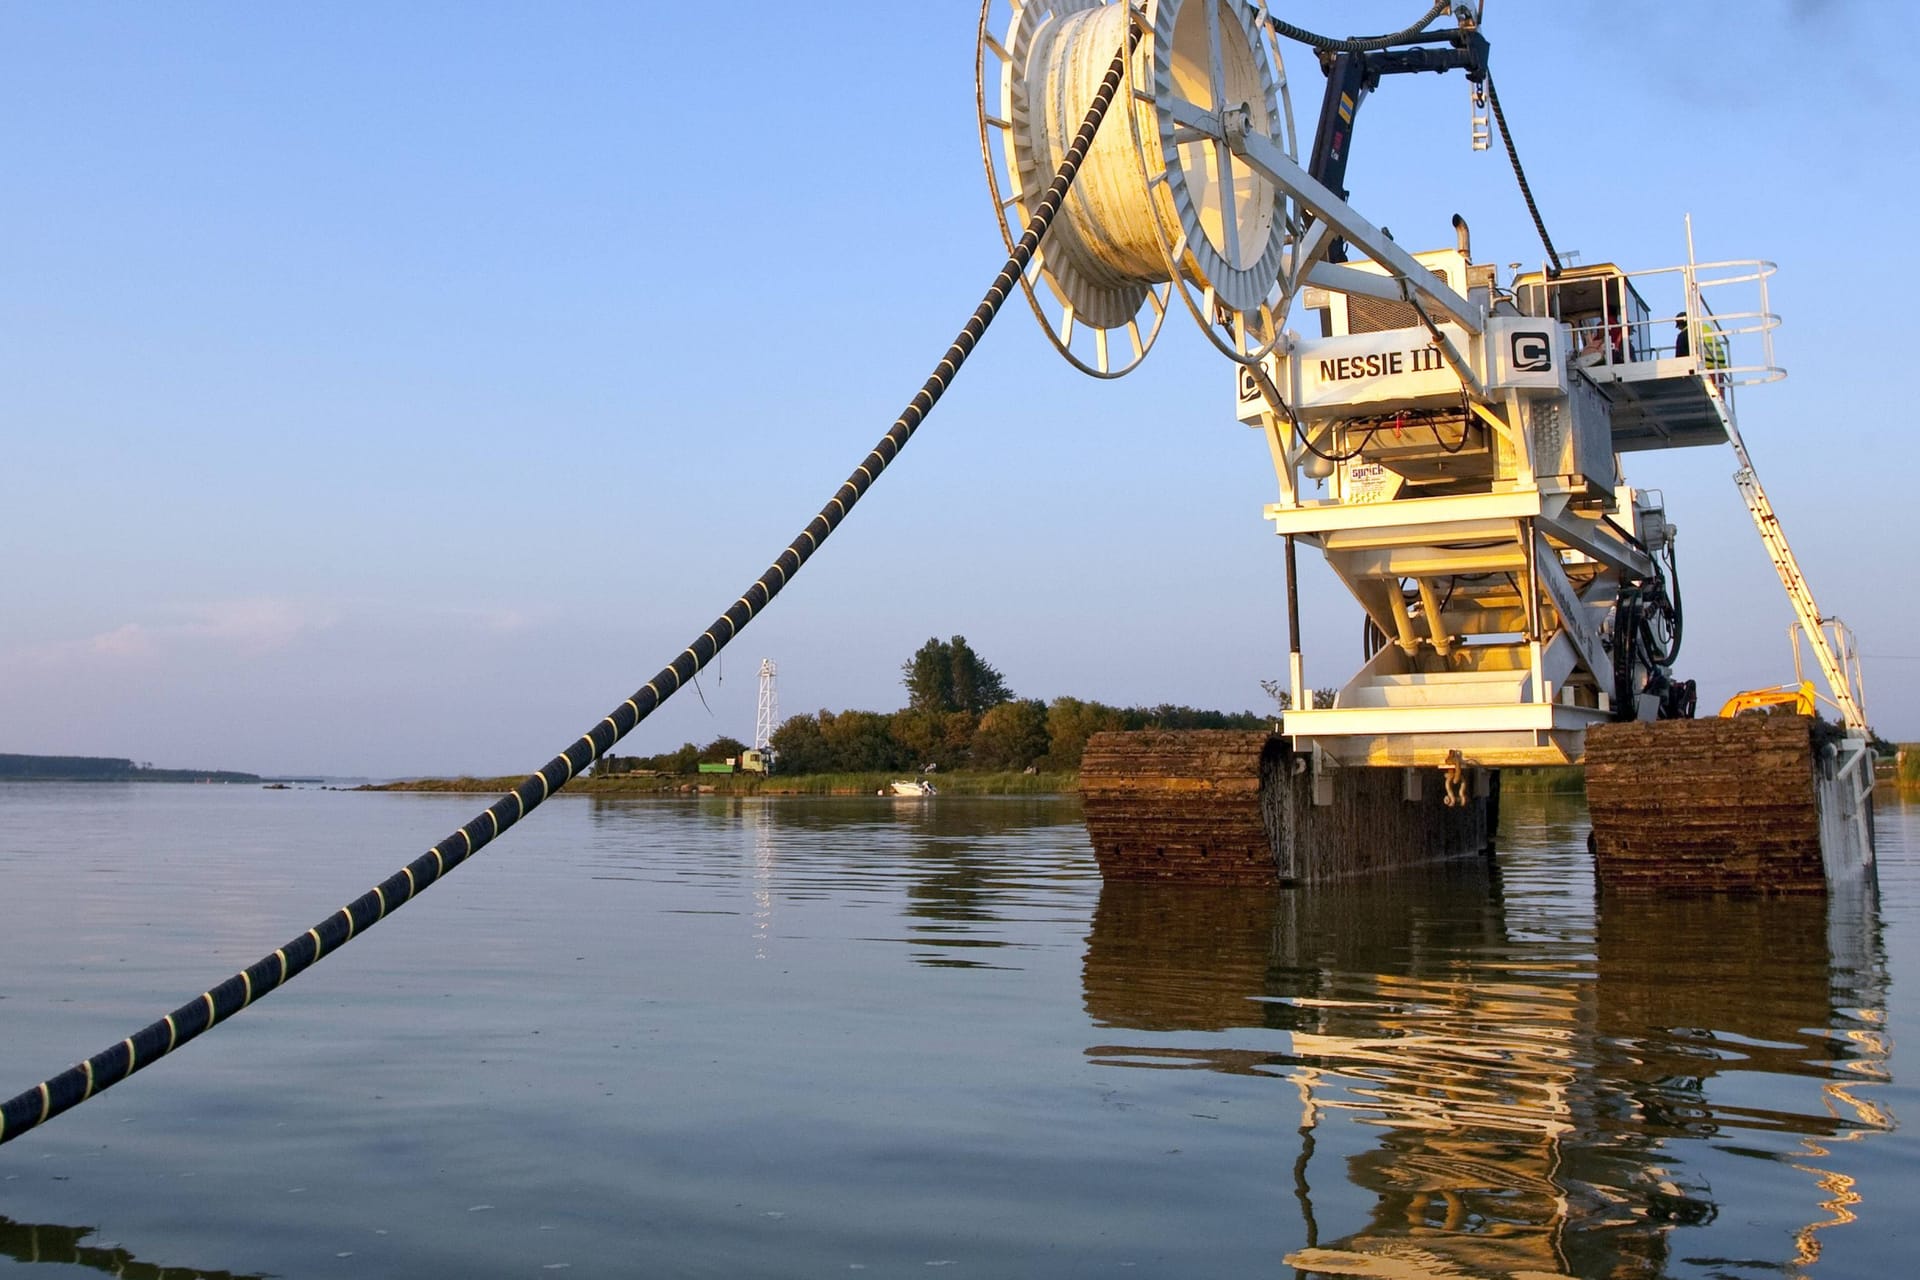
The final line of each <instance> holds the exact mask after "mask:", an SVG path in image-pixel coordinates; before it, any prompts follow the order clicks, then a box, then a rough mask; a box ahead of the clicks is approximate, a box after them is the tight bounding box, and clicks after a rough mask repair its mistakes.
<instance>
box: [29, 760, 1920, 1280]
mask: <svg viewBox="0 0 1920 1280" xmlns="http://www.w3.org/2000/svg"><path fill="white" fill-rule="evenodd" d="M1504 807H1505V813H1504V815H1503V822H1504V829H1503V851H1502V853H1501V855H1500V857H1499V859H1498V865H1497V866H1495V867H1493V868H1491V869H1490V870H1489V869H1487V868H1484V867H1478V866H1476V867H1474V868H1471V869H1467V870H1462V871H1456V872H1454V873H1451V874H1447V875H1426V876H1422V877H1419V878H1418V879H1417V880H1415V881H1409V882H1405V883H1400V884H1394V885H1377V884H1365V885H1349V886H1343V887H1342V888H1340V889H1338V890H1337V891H1332V892H1317V893H1311V894H1292V893H1266V892H1248V891H1245V890H1214V889H1202V888H1164V887H1141V886H1125V885H1111V886H1103V885H1102V884H1101V882H1100V880H1099V877H1098V875H1097V874H1096V872H1095V869H1094V865H1093V859H1092V855H1091V852H1090V850H1089V848H1088V845H1087V841H1086V836H1085V834H1084V832H1083V830H1082V829H1081V827H1080V825H1079V813H1078V809H1077V807H1076V806H1075V805H1074V804H1073V803H1072V802H1070V801H1052V800H977V801H976V800H962V799H952V798H948V797H941V798H939V799H937V800H935V801H933V802H931V803H928V802H923V801H892V800H849V801H825V800H821V801H809V800H776V801H763V802H756V801H751V800H746V801H741V800H728V799H719V798H706V799H701V800H698V801H605V800H594V799H578V798H562V799H560V800H556V801H555V802H554V803H552V804H550V805H548V806H547V807H546V808H544V809H543V810H542V811H541V812H540V813H539V814H538V815H536V816H535V818H533V819H532V820H530V821H529V822H528V823H527V824H526V825H525V826H522V827H519V828H517V829H515V830H514V831H513V832H512V833H511V834H510V835H509V836H508V837H507V838H506V839H504V840H502V841H501V842H500V843H499V844H497V845H495V846H493V847H491V848H490V849H488V850H487V851H486V852H485V853H484V854H483V855H482V856H481V857H480V858H479V859H477V860H476V861H475V862H474V863H473V864H472V865H471V866H469V867H467V868H465V869H463V870H461V871H460V872H459V874H457V875H455V876H453V877H452V878H451V879H449V880H448V881H447V882H446V883H444V884H443V885H441V886H440V887H438V888H436V889H435V890H434V891H433V892H432V893H431V894H429V895H427V896H426V897H425V898H423V899H421V900H420V901H419V902H418V903H416V904H414V905H412V906H410V907H408V908H407V909H406V910H405V911H404V912H402V913H400V914H399V915H397V916H395V917H393V918H392V919H391V920H389V921H388V922H387V923H386V924H384V925H382V926H381V927H380V928H378V929H376V930H373V931H371V932H369V933H367V934H366V935H364V937H362V938H361V939H358V940H356V941H355V942H354V944H353V945H352V946H351V947H350V948H348V949H347V950H346V951H344V952H342V953H341V954H339V955H338V956H336V957H334V958H332V959H329V960H328V961H327V962H326V963H324V964H322V965H321V966H320V967H319V968H317V969H315V970H313V971H312V972H311V973H309V974H307V975H306V976H304V977H302V978H301V979H300V980H299V981H297V982H295V983H294V984H293V985H292V986H291V987H289V988H288V989H287V990H285V991H283V992H281V993H279V994H277V995H275V996H273V997H272V999H270V1000H268V1001H266V1002H265V1003H263V1004H262V1005H261V1006H259V1007H258V1008H256V1009H253V1010H250V1011H248V1012H247V1013H246V1014H245V1015H243V1016H241V1017H240V1018H238V1019H236V1020H235V1021H234V1022H232V1023H230V1024H227V1025H226V1026H224V1027H223V1028H221V1029H219V1030H218V1031H216V1032H215V1033H214V1034H212V1035H209V1036H207V1037H205V1038H204V1039H202V1040H200V1041H198V1042H196V1043H195V1044H193V1045H191V1046H189V1047H188V1048H187V1049H185V1050H183V1051H182V1052H181V1053H180V1054H178V1055H177V1056H175V1057H173V1058H170V1059H168V1060H167V1061H166V1062H164V1063H162V1064H160V1065H158V1066H156V1067H154V1068H153V1069H152V1070H150V1071H148V1072H145V1073H143V1074H141V1075H140V1076H138V1077H136V1078H135V1079H133V1080H132V1081H130V1082H128V1083H126V1084H123V1085H121V1086H120V1087H118V1088H116V1089H114V1090H112V1091H111V1092H109V1093H107V1094H104V1095H102V1096H101V1097H99V1098H96V1099H95V1100H93V1101H92V1102H89V1103H88V1104H87V1105H85V1106H84V1107H81V1108H80V1109H79V1110H77V1111H74V1112H72V1113H70V1114H69V1115H67V1116H65V1117H62V1118H60V1119H58V1120H56V1121H54V1122H53V1123H52V1124H50V1125H48V1126H47V1127H46V1128H44V1129H41V1130H38V1131H36V1132H34V1133H31V1134H29V1135H27V1136H26V1137H25V1138H23V1139H21V1140H19V1141H16V1142H14V1143H11V1144H9V1145H8V1146H6V1147H4V1148H0V1273H7V1274H13V1273H15V1272H18V1273H20V1274H32V1275H35V1276H41V1275H46V1276H54V1275H74V1276H83V1275H88V1274H94V1273H97V1272H101V1271H105V1272H108V1273H110V1274H113V1275H122V1276H135V1277H138V1276H146V1277H162V1276H164V1277H169V1278H173V1277H187V1276H193V1275H201V1276H266V1275H275V1276H290V1277H307V1276H326V1277H332V1276H339V1277H362V1276H407V1277H442V1276H445V1277H455V1276H527V1277H534V1276H545V1275H552V1274H556V1273H562V1272H565V1271H568V1270H571V1271H574V1272H579V1273H585V1274H592V1275H635V1276H652V1275H660V1276H825V1275H844V1274H847V1273H850V1272H864V1273H866V1274H869V1275H915V1276H919V1275H925V1274H927V1273H928V1272H927V1269H928V1268H938V1269H940V1271H939V1273H940V1274H952V1275H955V1276H958V1275H973V1276H995V1277H999V1276H1110V1275H1112V1276H1127V1275H1130V1276H1182V1277H1186V1276H1247V1275H1274V1276H1292V1275H1299V1274H1313V1275H1337V1276H1432V1277H1441V1276H1444V1277H1465V1276H1475V1277H1508V1276H1511V1277H1539V1276H1556V1275H1571V1276H1582V1277H1585V1276H1623V1277H1637V1276H1660V1275H1673V1276H1701V1277H1706V1276H1741V1277H1744V1276H1755V1277H1757V1276H1779V1275H1788V1276H1802V1275H1804V1276H1833V1277H1847V1276H1893V1275H1907V1274H1911V1273H1912V1272H1911V1263H1912V1258H1911V1256H1910V1255H1911V1253H1912V1248H1913V1229H1912V1223H1913V1220H1914V1219H1915V1217H1916V1210H1915V1205H1916V1204H1920V1144H1916V1142H1915V1140H1914V1137H1913V1134H1912V1133H1911V1132H1910V1131H1907V1130H1903V1129H1901V1128H1900V1127H1899V1125H1898V1118H1899V1117H1901V1116H1911V1115H1915V1114H1920V1111H1917V1110H1916V1107H1915V1099H1914V1098H1913V1096H1912V1095H1913V1085H1912V1083H1911V1081H1912V1080H1913V1078H1914V1075H1915V1073H1914V1072H1913V1071H1912V1070H1910V1069H1907V1064H1906V1063H1905V1062H1904V1061H1903V1060H1902V1058H1901V1055H1900V1053H1899V1052H1898V1050H1897V1049H1896V1045H1899V1044H1903V1043H1904V1044H1906V1045H1915V1044H1920V1039H1917V1038H1916V1030H1917V1029H1916V1027H1915V1026H1914V1022H1915V1007H1914V1002H1913V1001H1912V1000H1911V998H1908V997H1907V992H1908V991H1909V990H1911V988H1912V986H1913V984H1915V983H1916V981H1920V870H1917V868H1916V862H1917V860H1920V859H1917V856H1916V855H1917V852H1920V839H1917V838H1916V837H1917V836H1920V809H1916V808H1913V807H1907V806H1904V805H1902V804H1901V803H1900V802H1899V801H1898V800H1896V799H1894V798H1891V797H1885V796H1883V797H1882V807H1881V810H1880V833H1881V839H1880V857H1881V877H1880V878H1881V892H1880V895H1879V900H1878V901H1877V902H1862V901H1851V902H1836V903H1834V904H1832V905H1831V907H1829V905H1828V904H1826V903H1809V902H1784V903H1778V902H1776V903H1765V902H1696V903H1684V904H1634V905H1617V904H1615V903H1613V902H1611V901H1609V902H1608V903H1607V904H1606V905H1605V907H1604V909H1603V908H1601V907H1599V906H1597V905H1596V902H1595V898H1594V894H1593V890H1592V880H1591V870H1590V867H1589V864H1588V862H1587V860H1586V856H1585V852H1584V840H1585V835H1586V819H1585V814H1584V811H1583V810H1582V809H1581V808H1580V807H1579V805H1578V804H1577V803H1576V802H1569V801H1566V800H1562V799H1544V798H1526V797H1508V799H1507V801H1506V804H1505V806H1504ZM477 808H478V804H476V803H474V802H473V801H472V800H471V799H470V798H461V797H453V798H445V797H431V796H401V795H376V794H350V793H328V792H303V791H292V792H267V791H258V790H252V789H238V788H212V787H185V786H182V787H165V786H87V787H78V786H58V785H11V786H5V785H0V1094H5V1095H10V1094H12V1093H14V1092H16V1091H18V1090H20V1089H23V1088H27V1087H30V1086H31V1085H32V1084H33V1083H35V1082H36V1081H38V1080H40V1079H42V1078H43V1077H45V1076H48V1075H51V1074H53V1073H54V1072H56V1071H58V1070H60V1069H62V1068H64V1067H66V1066H67V1065H69V1064H70V1063H72V1062H73V1061H75V1060H77V1059H78V1058H80V1057H82V1056H85V1055H86V1054H90V1053H93V1052H95V1051H97V1050H99V1049H101V1048H103V1047H105V1045H107V1044H108V1043H110V1042H112V1041H115V1040H118V1039H119V1038H120V1037H122V1036H124V1035H126V1034H128V1033H129V1032H131V1031H133V1030H134V1029H135V1028H136V1027H138V1026H140V1025H143V1024H144V1023H146V1022H147V1021H148V1020H150V1019H151V1018H153V1017H155V1016H157V1015H159V1014H160V1013H162V1012H165V1011H166V1010H169V1009H171V1008H173V1007H175V1006H176V1005H178V1004H180V1003H181V1002H183V1001H184V1000H186V999H189V998H191V997H192V996H193V995H195V994H196V993H198V992H200V991H202V990H204V989H205V988H207V987H208V986H210V985H212V984H214V983H215V982H218V981H220V980H222V979H224V978H226V977H227V976H229V975H230V974H232V973H233V972H235V971H236V970H237V969H239V968H240V967H241V966H242V965H244V964H248V963H251V962H252V961H253V960H255V959H257V958H258V957H259V956H260V955H261V954H263V953H265V952H268V951H271V950H272V948H273V947H275V946H278V945H280V944H281V943H283V942H285V941H286V940H287V939H288V938H289V937H291V936H292V935H294V934H295V933H298V932H299V931H301V930H303V929H304V928H306V927H307V926H308V925H309V924H312V923H314V922H316V921H318V920H319V919H320V918H321V917H322V916H324V915H326V914H327V913H328V912H330V911H333V910H335V909H337V908H338V907H339V906H340V904H342V903H343V902H345V901H347V900H348V899H349V898H352V897H354V896H356V895H358V894H359V893H360V892H362V891H363V890H364V889H365V888H366V887H367V886H368V885H370V884H372V883H374V882H375V881H376V880H378V879H381V878H383V877H384V876H386V875H387V874H389V873H390V872H392V870H393V869H394V868H395V867H397V866H398V865H399V864H400V863H401V862H403V861H405V860H407V859H408V858H410V857H412V856H413V855H414V854H416V853H418V852H419V851H420V850H421V849H424V848H425V847H426V846H427V845H429V844H431V843H432V842H433V841H434V840H436V839H438V838H439V837H441V836H442V835H444V834H445V833H446V832H447V831H448V830H450V829H452V828H453V827H454V826H456V825H458V824H459V823H460V822H462V821H464V820H465V819H466V818H467V817H469V816H470V815H471V812H472V811H473V810H475V809H477ZM948 1269H950V1271H949V1270H948Z"/></svg>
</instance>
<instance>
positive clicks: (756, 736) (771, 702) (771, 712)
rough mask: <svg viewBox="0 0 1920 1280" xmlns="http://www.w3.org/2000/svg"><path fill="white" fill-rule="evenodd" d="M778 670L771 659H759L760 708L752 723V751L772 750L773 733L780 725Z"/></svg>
mask: <svg viewBox="0 0 1920 1280" xmlns="http://www.w3.org/2000/svg"><path fill="white" fill-rule="evenodd" d="M778 676H779V668H778V667H776V666H774V662H773V659H772V658H762V659H760V708H759V712H758V714H756V715H755V717H754V721H753V749H754V750H755V751H761V752H771V751H772V750H773V731H774V729H775V727H776V726H778V725H779V723H780V686H779V680H778Z"/></svg>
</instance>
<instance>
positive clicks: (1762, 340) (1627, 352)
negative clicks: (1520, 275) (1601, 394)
mask: <svg viewBox="0 0 1920 1280" xmlns="http://www.w3.org/2000/svg"><path fill="white" fill-rule="evenodd" d="M1778 269H1779V268H1778V267H1776V266H1775V265H1774V264H1773V263H1771V262H1765V261H1762V260H1760V259H1743V260H1734V261H1727V262H1701V263H1689V264H1686V265H1683V266H1677V267H1656V268H1652V269H1649V270H1645V271H1622V272H1620V273H1618V276H1617V277H1615V278H1617V279H1618V280H1620V281H1621V283H1622V284H1623V285H1624V286H1625V288H1624V289H1617V290H1616V289H1602V290H1601V291H1600V295H1599V304H1600V310H1599V312H1598V313H1597V314H1590V315H1587V316H1585V317H1583V318H1582V319H1581V320H1580V321H1577V322H1575V323H1574V325H1573V352H1574V362H1575V364H1577V365H1580V366H1582V367H1586V368H1614V367H1618V366H1621V365H1630V364H1636V363H1640V362H1644V361H1651V360H1664V359H1673V358H1676V357H1677V358H1682V359H1685V358H1689V357H1691V358H1692V359H1694V360H1696V361H1697V362H1698V364H1699V369H1700V372H1701V373H1702V374H1703V375H1705V376H1707V377H1709V378H1711V379H1712V380H1713V383H1714V385H1715V386H1716V387H1717V388H1718V389H1720V390H1722V391H1725V390H1727V389H1729V388H1732V387H1745V386H1754V385H1757V384H1760V383H1766V382H1777V381H1779V380H1780V379H1782V378H1784V377H1786V376H1787V371H1786V370H1785V369H1784V368H1782V367H1781V366H1780V364H1779V363H1778V361H1777V360H1776V359H1775V358H1774V351H1773V332H1774V330H1775V329H1778V328H1779V327H1780V317H1779V316H1778V315H1776V314H1775V313H1774V311H1773V308H1772V304H1771V299H1770V297H1769V292H1768V284H1767V282H1768V280H1769V279H1770V278H1771V277H1772V276H1773V275H1774V273H1775V272H1776V271H1777V270H1778ZM1590 279H1591V277H1589V280H1590ZM1552 288H1553V286H1552V285H1551V284H1549V285H1548V289H1549V290H1550V291H1551V290H1552Z"/></svg>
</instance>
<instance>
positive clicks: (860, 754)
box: [820, 711, 912, 773]
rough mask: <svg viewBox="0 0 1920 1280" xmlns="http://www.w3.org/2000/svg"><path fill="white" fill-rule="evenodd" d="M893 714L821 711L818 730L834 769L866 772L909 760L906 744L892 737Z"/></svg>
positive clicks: (896, 766)
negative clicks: (834, 713)
mask: <svg viewBox="0 0 1920 1280" xmlns="http://www.w3.org/2000/svg"><path fill="white" fill-rule="evenodd" d="M892 719H893V718H892V717H891V716H885V715H881V714H880V713H879V712H877V711H842V712H840V713H839V714H838V715H832V714H829V713H828V712H825V711H823V712H821V713H820V732H821V735H822V736H823V737H824V738H825V739H826V744H827V756H828V758H829V759H830V760H831V761H832V762H833V763H832V769H831V771H832V772H835V773H868V772H873V771H876V770H881V769H904V768H907V767H908V765H909V764H910V763H912V762H911V761H910V760H909V757H908V753H907V750H906V748H905V747H903V746H901V745H900V744H899V743H898V742H896V741H894V738H893V731H892V730H893V725H892Z"/></svg>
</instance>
